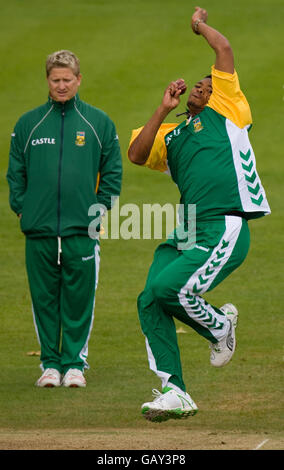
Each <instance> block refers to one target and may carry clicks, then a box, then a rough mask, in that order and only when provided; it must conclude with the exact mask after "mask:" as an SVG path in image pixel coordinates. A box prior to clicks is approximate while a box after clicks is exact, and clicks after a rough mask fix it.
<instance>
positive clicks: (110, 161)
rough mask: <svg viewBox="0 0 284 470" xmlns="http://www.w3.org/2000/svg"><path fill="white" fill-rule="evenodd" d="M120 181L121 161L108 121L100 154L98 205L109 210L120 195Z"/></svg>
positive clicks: (118, 147) (112, 124)
mask: <svg viewBox="0 0 284 470" xmlns="http://www.w3.org/2000/svg"><path fill="white" fill-rule="evenodd" d="M121 180H122V159H121V152H120V145H119V140H118V136H117V133H116V128H115V125H114V123H113V122H112V121H111V120H110V119H108V125H107V127H106V131H105V135H104V138H103V146H102V153H101V161H100V169H99V175H98V177H97V185H96V193H97V200H98V202H99V203H100V204H102V205H103V206H104V207H106V208H107V210H109V209H111V208H112V206H113V203H114V201H115V199H116V198H117V197H118V196H119V195H120V191H121Z"/></svg>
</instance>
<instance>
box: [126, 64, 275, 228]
mask: <svg viewBox="0 0 284 470" xmlns="http://www.w3.org/2000/svg"><path fill="white" fill-rule="evenodd" d="M212 88H213V92H212V95H211V97H210V100H209V102H208V104H207V106H206V107H205V108H204V109H203V111H202V112H201V113H199V114H198V115H196V116H194V117H193V118H189V119H187V120H185V121H183V122H182V123H181V124H174V123H173V124H171V123H165V124H162V125H161V127H160V129H159V131H158V133H157V135H156V138H155V141H154V144H153V147H152V149H151V152H150V155H149V157H148V159H147V161H146V163H145V166H146V167H148V168H150V169H153V170H158V171H161V172H166V173H170V175H171V177H172V179H173V181H174V182H175V183H176V184H177V186H178V188H179V191H180V194H181V199H180V203H181V204H183V205H184V213H185V216H186V214H187V206H188V205H189V204H195V205H196V217H197V220H206V219H210V218H215V217H216V216H220V215H224V214H231V213H239V214H240V215H242V216H244V217H245V218H247V219H251V218H256V217H261V216H263V215H266V214H269V213H270V208H269V204H268V202H267V199H266V195H265V191H264V189H263V186H262V184H261V181H260V178H259V175H258V173H257V171H256V162H255V155H254V152H253V149H252V146H251V144H250V141H249V137H248V131H249V129H250V127H251V124H252V117H251V111H250V107H249V104H248V102H247V100H246V98H245V96H244V94H243V93H242V91H241V89H240V85H239V79H238V75H237V73H236V71H235V72H234V73H233V74H230V73H226V72H221V71H219V70H217V69H216V68H215V66H212ZM142 128H143V127H140V128H139V129H135V130H134V131H133V132H132V136H131V140H130V144H131V143H132V142H133V140H134V139H135V138H136V137H137V135H138V134H139V133H140V132H141V130H142Z"/></svg>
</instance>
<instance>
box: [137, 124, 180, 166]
mask: <svg viewBox="0 0 284 470" xmlns="http://www.w3.org/2000/svg"><path fill="white" fill-rule="evenodd" d="M177 126H178V124H176V123H175V124H173V123H164V124H162V125H161V126H160V128H159V130H158V132H157V135H156V137H155V140H154V143H153V146H152V149H151V152H150V154H149V156H148V159H147V161H146V162H145V163H144V165H142V166H146V167H147V168H150V169H151V170H158V171H161V172H162V173H165V172H167V171H168V165H167V147H166V143H165V136H166V135H167V134H168V133H169V132H171V131H172V130H173V129H175V128H176V127H177ZM142 129H143V127H139V128H138V129H134V130H133V131H132V135H131V139H130V142H129V147H130V145H131V144H132V142H133V141H134V140H135V139H136V137H137V136H138V135H139V134H140V132H141V131H142ZM129 147H128V148H129Z"/></svg>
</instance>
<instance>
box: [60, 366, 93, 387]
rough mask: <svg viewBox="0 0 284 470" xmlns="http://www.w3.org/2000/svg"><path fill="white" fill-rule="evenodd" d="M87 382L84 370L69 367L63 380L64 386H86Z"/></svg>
mask: <svg viewBox="0 0 284 470" xmlns="http://www.w3.org/2000/svg"><path fill="white" fill-rule="evenodd" d="M86 384H87V382H86V379H85V377H84V375H83V372H82V371H81V370H79V369H69V370H68V371H67V372H66V374H65V375H64V377H63V380H62V385H63V386H64V387H75V388H76V387H86Z"/></svg>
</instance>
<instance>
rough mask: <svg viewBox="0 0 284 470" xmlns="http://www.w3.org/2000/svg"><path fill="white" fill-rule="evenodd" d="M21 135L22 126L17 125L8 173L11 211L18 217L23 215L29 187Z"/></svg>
mask: <svg viewBox="0 0 284 470" xmlns="http://www.w3.org/2000/svg"><path fill="white" fill-rule="evenodd" d="M20 134H21V132H20V125H19V124H18V123H17V124H16V126H15V129H14V132H13V133H12V136H11V145H10V154H9V167H8V171H7V180H8V184H9V189H10V192H9V202H10V206H11V209H12V210H13V211H14V212H15V213H16V214H17V215H19V214H21V213H22V210H23V202H24V197H25V193H26V186H27V176H26V162H25V158H24V150H23V145H22V142H21V138H20Z"/></svg>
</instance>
